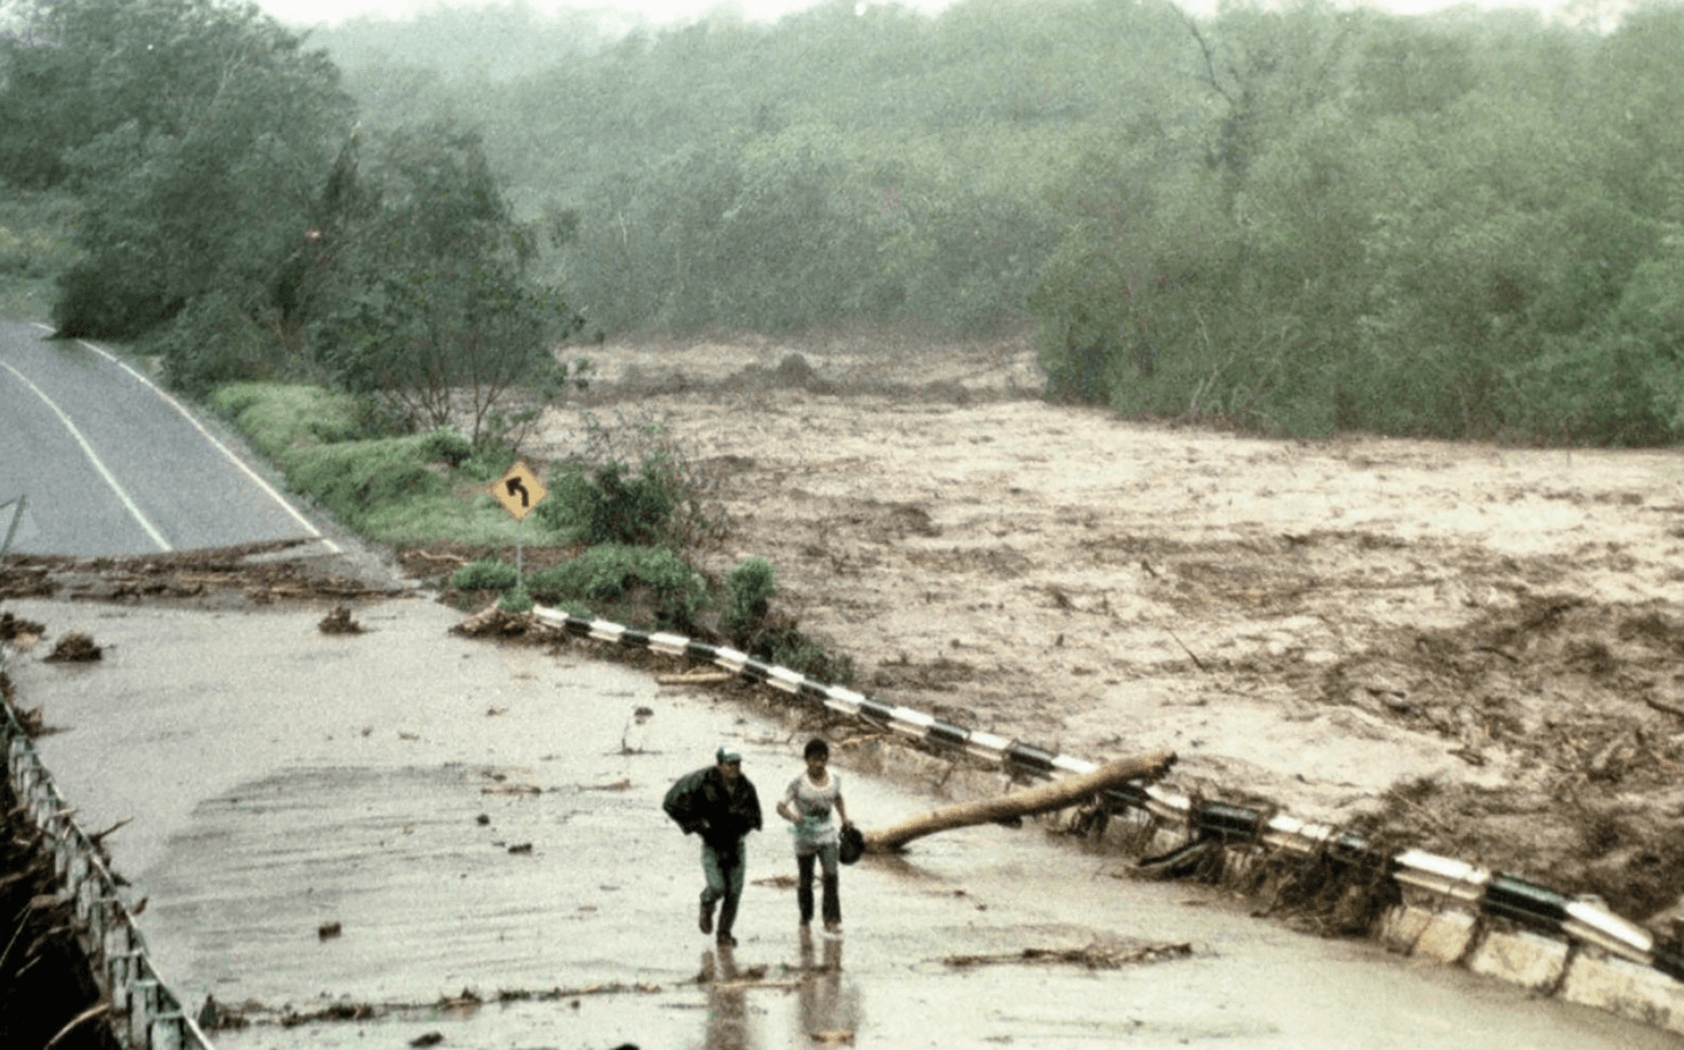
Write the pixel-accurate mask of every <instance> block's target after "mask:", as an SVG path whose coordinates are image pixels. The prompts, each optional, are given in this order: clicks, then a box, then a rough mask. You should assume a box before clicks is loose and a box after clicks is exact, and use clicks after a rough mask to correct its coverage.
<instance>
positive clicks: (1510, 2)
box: [258, 0, 1566, 26]
mask: <svg viewBox="0 0 1684 1050" xmlns="http://www.w3.org/2000/svg"><path fill="white" fill-rule="evenodd" d="M472 2H473V0H449V2H448V3H446V4H444V6H448V7H461V6H468V5H469V4H471V3H472ZM492 2H506V0H492ZM815 2H816V0H527V4H528V6H530V7H532V8H533V9H534V10H540V11H542V10H548V9H551V8H553V7H576V8H598V7H602V8H613V9H615V10H619V11H625V12H628V13H631V14H633V15H641V16H643V17H645V18H647V19H648V20H649V21H651V22H655V23H660V22H684V21H691V20H693V19H696V18H699V17H702V16H704V15H706V14H708V13H710V12H713V11H734V12H736V13H739V14H741V15H742V16H743V17H745V18H748V19H752V20H755V21H767V22H770V21H775V20H776V19H777V18H779V17H780V16H782V15H785V14H788V13H789V12H791V11H799V10H801V9H802V8H806V7H811V6H813V4H814V3H815ZM950 2H951V0H900V3H901V4H902V6H904V7H910V8H913V9H915V10H920V11H925V12H929V13H932V14H933V13H935V12H937V11H940V10H941V9H942V8H944V7H946V6H947V5H948V3H950ZM1028 2H1032V0H1028ZM1369 2H1372V3H1373V4H1374V6H1377V7H1383V8H1385V9H1387V10H1390V11H1396V12H1399V13H1406V14H1416V13H1421V12H1425V11H1434V10H1438V9H1439V8H1443V7H1450V6H1454V5H1455V4H1457V3H1462V2H1468V0H1369ZM1472 2H1474V3H1475V4H1477V6H1479V7H1534V8H1538V9H1540V10H1546V11H1548V10H1555V9H1556V8H1558V7H1560V6H1561V5H1562V4H1563V3H1564V2H1566V0H1472ZM258 6H259V7H261V8H263V9H264V10H265V11H267V12H269V13H270V14H271V15H273V16H275V17H276V18H278V19H280V20H281V21H282V22H285V23H287V24H289V25H294V26H306V25H322V24H332V23H335V22H340V21H343V20H345V19H347V18H353V17H356V16H358V15H365V14H366V15H387V16H391V17H400V16H402V15H404V14H405V13H408V12H411V11H417V10H426V9H427V8H429V7H434V6H439V4H438V0H258ZM1182 6H1183V7H1185V8H1187V9H1188V10H1191V11H1193V12H1195V13H1200V12H1203V11H1206V10H1214V9H1215V6H1216V4H1215V0H1183V3H1182Z"/></svg>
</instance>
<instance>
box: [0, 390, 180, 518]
mask: <svg viewBox="0 0 1684 1050" xmlns="http://www.w3.org/2000/svg"><path fill="white" fill-rule="evenodd" d="M0 368H4V369H6V371H8V372H10V373H12V374H13V375H15V376H17V377H18V381H19V382H20V383H22V384H23V385H24V386H26V387H28V388H29V389H31V390H33V391H35V396H36V397H38V398H40V399H41V400H42V401H43V402H44V403H45V404H46V406H47V407H48V408H50V409H52V410H53V414H54V415H56V416H58V418H59V422H61V423H63V424H64V427H65V429H66V430H68V431H70V436H71V437H73V438H75V439H76V443H77V444H78V445H81V446H82V452H83V453H84V454H86V455H87V457H88V461H89V462H91V463H92V464H93V465H94V469H95V470H97V471H99V476H100V477H102V478H104V479H105V483H106V484H107V485H110V486H111V491H112V492H115V493H116V494H117V498H118V499H119V500H121V501H122V503H123V506H125V507H127V508H128V511H129V513H130V514H131V515H133V516H134V520H135V521H137V522H139V523H140V527H141V528H142V529H145V530H146V534H147V535H148V536H150V537H152V542H153V543H156V544H157V545H158V549H159V550H161V551H168V550H174V548H173V547H171V546H170V545H169V541H168V540H165V539H164V537H163V536H162V535H161V534H160V533H159V532H158V530H157V529H155V528H153V527H152V523H151V522H150V521H147V520H146V515H144V514H142V513H141V512H140V508H139V507H137V506H135V502H134V500H132V499H130V498H129V494H128V493H127V492H124V491H123V486H121V485H119V484H118V483H117V478H116V477H115V476H114V475H113V474H112V473H111V471H109V470H107V469H106V467H105V464H104V463H102V462H100V458H99V456H98V455H96V454H95V453H94V448H93V446H92V445H90V444H88V439H87V438H85V437H83V436H82V432H81V431H80V430H77V429H76V424H75V423H72V422H71V421H70V417H69V416H67V415H65V414H64V410H63V409H61V408H59V407H58V405H56V404H55V403H54V402H53V399H52V398H50V397H48V396H47V392H46V391H45V390H42V389H41V388H40V387H38V386H36V385H35V384H34V383H31V382H30V381H29V377H28V376H26V375H24V374H23V373H22V372H19V371H18V370H17V369H15V368H13V367H12V366H11V365H9V364H7V363H6V362H4V361H0Z"/></svg>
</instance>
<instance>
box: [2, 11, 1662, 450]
mask: <svg viewBox="0 0 1684 1050" xmlns="http://www.w3.org/2000/svg"><path fill="white" fill-rule="evenodd" d="M0 12H4V13H5V14H6V15H7V16H8V17H7V21H8V23H9V24H10V25H11V26H13V27H14V28H12V29H11V30H10V31H8V32H7V33H6V35H5V37H4V40H3V46H0V107H3V109H0V112H3V113H4V114H5V119H4V120H3V121H0V180H3V181H4V182H5V183H6V184H8V185H10V186H13V187H17V188H20V189H30V190H33V191H40V190H43V189H50V188H54V187H58V188H62V189H63V190H64V191H65V192H69V193H73V194H74V195H75V196H76V198H77V199H78V201H79V203H80V207H81V212H80V214H81V216H82V218H81V223H80V226H79V227H78V232H77V243H78V247H79V248H80V249H81V252H80V255H79V260H78V262H77V263H76V265H75V267H74V268H73V269H72V270H71V271H70V273H68V274H67V275H66V276H65V278H64V280H63V282H62V285H61V303H60V308H59V311H58V319H59V322H60V325H61V327H62V328H64V329H66V330H71V331H88V332H98V333H101V334H113V335H126V336H131V337H132V336H142V337H143V340H145V341H147V342H149V344H150V345H153V346H156V347H158V348H160V350H161V352H163V353H164V354H165V357H166V361H168V362H171V363H172V374H174V375H175V376H176V377H177V378H178V380H179V381H181V382H183V383H187V384H189V385H192V384H200V385H203V384H206V383H211V382H214V381H219V380H220V379H224V378H237V377H241V376H244V375H249V374H287V373H297V372H304V373H312V374H318V375H323V376H327V377H329V378H330V379H332V380H333V381H334V382H336V383H338V384H340V385H342V386H346V387H348V388H351V389H358V388H362V389H383V388H385V387H386V386H387V385H388V384H391V383H410V384H411V385H412V386H413V385H416V384H422V385H424V384H425V383H426V382H427V381H428V377H429V376H435V377H436V376H437V375H439V374H441V372H440V367H441V366H440V364H439V363H440V362H443V363H445V364H448V365H450V367H451V368H452V369H455V370H456V371H455V372H451V373H450V374H458V373H459V372H460V369H462V368H464V367H467V364H466V362H468V361H470V360H479V359H480V355H482V354H483V353H484V352H485V348H486V347H488V346H489V347H496V348H500V352H501V353H502V355H503V356H502V357H500V358H499V360H505V361H506V363H507V369H515V368H516V367H517V366H518V367H520V368H525V367H528V366H530V365H531V364H532V363H533V362H532V359H531V358H530V357H529V356H527V355H523V354H522V353H521V352H520V347H521V346H523V345H525V343H524V341H528V340H532V339H540V338H547V339H554V338H560V337H562V336H565V335H566V334H567V333H568V332H569V331H576V332H577V334H578V335H579V336H580V337H587V338H588V337H590V336H592V335H594V334H596V333H605V334H606V333H616V332H622V331H627V330H633V329H639V328H659V329H664V330H673V331H678V332H700V331H707V330H714V329H750V330H756V331H762V332H773V333H792V332H799V331H802V330H806V329H812V328H823V327H827V326H833V325H840V324H846V323H849V322H854V321H860V320H870V321H873V322H889V323H902V324H907V325H917V326H922V327H927V328H931V329H937V330H942V331H946V332H951V333H960V334H987V333H990V332H993V331H996V330H1002V329H1019V328H1021V327H1023V326H1026V325H1030V326H1033V328H1034V330H1035V332H1036V333H1037V339H1038V342H1039V346H1040V348H1041V352H1042V355H1043V360H1044V362H1045V364H1046V365H1047V368H1048V372H1049V376H1050V384H1049V391H1048V392H1049V394H1050V395H1051V396H1054V397H1059V398H1068V399H1076V400H1083V401H1091V402H1096V403H1103V404H1107V405H1109V406H1111V407H1113V408H1114V409H1116V410H1117V411H1119V412H1122V413H1125V414H1129V415H1141V416H1155V417H1170V418H1184V419H1192V420H1200V421H1208V422H1217V423H1221V424H1225V425H1237V426H1243V427H1248V428H1254V429H1258V430H1262V431H1265V432H1273V433H1286V434H1322V433H1328V432H1332V431H1335V430H1345V429H1361V430H1369V431H1375V432H1382V433H1391V434H1412V435H1431V436H1441V437H1453V438H1464V437H1482V438H1483V437H1496V438H1502V439H1507V440H1524V441H1551V442H1574V443H1578V442H1590V443H1602V444H1661V443H1669V442H1672V441H1674V440H1676V439H1677V438H1678V436H1679V435H1680V434H1681V433H1684V227H1681V226H1680V223H1681V221H1684V122H1680V121H1679V120H1678V119H1677V118H1676V114H1677V113H1678V112H1681V111H1684V109H1681V106H1684V78H1680V77H1679V76H1678V75H1677V73H1676V70H1677V69H1678V68H1680V67H1681V65H1684V7H1680V6H1679V5H1677V4H1676V3H1663V4H1655V3H1651V4H1646V5H1643V6H1638V7H1635V8H1632V9H1629V10H1627V11H1626V12H1625V13H1624V14H1623V15H1622V16H1621V17H1620V18H1619V19H1618V20H1613V19H1610V18H1605V17H1602V15H1603V14H1604V12H1602V11H1600V10H1599V9H1598V8H1596V7H1595V5H1584V6H1582V7H1581V8H1579V9H1578V14H1579V17H1578V18H1577V19H1575V20H1570V21H1559V20H1558V21H1545V20H1543V19H1541V18H1540V17H1539V16H1537V15H1535V14H1532V13H1528V12H1523V11H1491V12H1479V11H1477V10H1475V9H1473V8H1459V9H1452V10H1450V11H1447V12H1445V13H1442V14H1439V15H1435V16H1431V17H1415V18H1401V17H1395V16H1391V15H1387V14H1385V13H1382V12H1379V11H1376V10H1368V9H1354V10H1353V9H1341V8H1335V7H1334V6H1332V5H1329V4H1326V3H1320V2H1315V0H1296V2H1290V3H1284V4H1267V5H1259V4H1251V3H1231V4H1225V5H1224V6H1222V7H1221V8H1220V9H1219V10H1218V11H1217V12H1216V13H1215V14H1214V15H1211V16H1208V17H1199V18H1194V17H1191V16H1190V15H1189V14H1187V13H1186V12H1184V11H1183V10H1181V9H1180V8H1178V7H1177V6H1175V5H1174V4H1172V3H1168V2H1164V0H1033V2H1030V0H960V2H958V3H956V4H954V5H952V6H951V7H949V8H947V9H946V10H944V11H943V12H942V13H941V14H939V15H935V16H926V15H921V14H918V13H916V12H914V11H912V10H910V9H907V8H904V7H900V6H897V5H895V4H875V3H856V2H854V0H841V2H825V3H820V4H818V5H817V6H814V7H812V8H810V9H808V10H806V11H803V12H800V13H798V14H794V15H790V16H788V17H786V18H784V19H782V20H780V21H778V22H776V23H775V24H770V25H766V24H757V23H751V22H745V21H743V20H740V19H731V18H711V19H709V20H706V21H700V22H696V23H693V24H687V25H679V26H668V27H658V28H650V27H633V28H628V27H627V26H626V25H624V24H619V25H616V24H610V23H608V22H605V21H603V20H602V18H601V17H600V16H587V15H584V14H579V13H567V14H561V15H540V14H537V13H534V12H533V11H531V10H530V9H528V8H526V7H523V6H520V5H518V4H516V5H512V6H503V7H497V6H493V7H489V8H483V9H476V10H473V11H468V10H463V9H451V8H444V9H435V10H434V11H432V12H431V13H429V14H426V15H424V16H421V17H419V18H416V19H414V20H410V21H401V22H394V21H369V20H358V21H353V22H350V23H346V24H343V25H341V26H338V27H336V28H332V29H324V30H317V31H315V32H313V33H310V34H306V35H304V36H303V37H302V38H300V36H299V35H298V34H294V33H292V32H291V31H290V30H287V29H285V28H284V27H280V26H277V25H274V24H273V23H271V22H269V21H268V20H266V19H264V18H261V17H259V16H257V15H256V13H255V11H253V10H251V9H244V8H238V7H233V6H225V5H224V4H222V3H220V2H217V0H51V2H49V0H0ZM66 12H69V14H68V15H67V14H66ZM18 27H26V28H23V29H20V28H18ZM235 143H237V145H235ZM506 318H512V319H509V320H506ZM213 344H214V345H216V346H218V347H221V348H222V349H221V350H219V351H216V352H212V351H210V350H208V349H206V347H207V346H209V345H213ZM507 369H505V370H501V371H497V372H496V373H495V377H494V378H495V379H496V381H503V379H502V377H504V376H505V374H508V375H512V374H513V372H508V371H507Z"/></svg>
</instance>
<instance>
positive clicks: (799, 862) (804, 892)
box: [778, 737, 851, 935]
mask: <svg viewBox="0 0 1684 1050" xmlns="http://www.w3.org/2000/svg"><path fill="white" fill-rule="evenodd" d="M802 755H803V757H804V758H805V759H806V762H807V769H806V771H805V772H803V773H802V774H801V775H800V776H798V777H796V778H795V779H794V780H792V781H790V782H789V787H788V788H787V789H786V790H785V791H784V797H783V801H781V802H779V803H778V816H780V817H782V818H784V819H785V820H787V821H789V822H790V823H791V824H792V825H794V828H793V829H792V830H793V831H794V834H795V867H796V888H795V900H796V903H797V904H798V905H799V906H800V908H801V931H802V932H803V933H806V932H807V931H808V930H809V929H811V928H812V924H813V862H814V861H815V860H817V861H818V862H819V866H820V868H821V869H822V870H823V873H824V928H825V932H826V933H829V934H832V935H839V934H841V932H842V889H841V879H840V877H839V876H838V874H837V871H838V868H837V859H838V853H839V850H840V844H841V828H843V827H846V826H848V825H849V824H850V823H851V822H850V821H849V820H848V806H847V804H846V803H845V802H843V801H842V779H841V777H839V776H838V775H837V774H836V773H833V772H831V770H830V769H829V762H830V745H829V744H827V743H825V742H824V741H823V740H820V739H818V738H816V737H815V738H814V739H812V740H809V741H807V748H806V750H805V751H803V752H802ZM838 818H840V820H841V823H840V824H838V823H837V819H838Z"/></svg>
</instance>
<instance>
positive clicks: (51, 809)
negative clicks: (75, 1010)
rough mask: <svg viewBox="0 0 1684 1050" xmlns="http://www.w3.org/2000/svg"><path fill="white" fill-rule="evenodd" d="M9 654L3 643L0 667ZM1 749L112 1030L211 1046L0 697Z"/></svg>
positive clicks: (160, 1047)
mask: <svg viewBox="0 0 1684 1050" xmlns="http://www.w3.org/2000/svg"><path fill="white" fill-rule="evenodd" d="M5 662H6V654H5V650H4V648H3V647H0V670H4V668H5ZM0 746H3V749H0V754H3V755H4V756H5V759H6V762H5V770H6V776H7V779H8V780H9V781H10V783H11V788H12V793H13V794H14V795H15V796H16V797H17V800H18V808H19V809H20V810H21V817H22V819H24V820H27V821H28V822H30V823H31V824H33V825H34V826H35V828H37V829H38V830H39V831H40V833H41V836H42V840H43V845H42V848H43V849H44V850H47V851H50V852H51V854H52V858H53V872H54V875H55V876H56V877H57V880H58V883H59V885H60V886H61V887H62V889H61V891H60V893H61V897H62V899H63V900H64V901H65V903H68V904H70V905H71V906H72V909H73V914H74V916H75V918H74V922H73V928H74V930H75V936H76V939H77V941H78V942H79V943H80V945H81V947H82V950H83V953H84V954H85V955H86V956H87V959H88V966H89V969H90V970H91V972H92V976H93V979H94V982H95V983H96V984H97V985H98V986H99V990H100V993H101V994H102V995H103V996H104V997H105V1000H106V1001H107V1002H108V1003H110V1004H111V1021H112V1024H111V1028H112V1031H113V1034H115V1035H116V1037H117V1038H118V1039H119V1040H120V1041H122V1042H123V1044H124V1045H125V1047H127V1050H214V1048H213V1047H212V1045H211V1042H210V1040H209V1039H207V1038H206V1037H205V1034H204V1032H203V1031H202V1030H201V1029H200V1028H199V1024H198V1022H197V1021H196V1020H195V1019H194V1018H193V1017H191V1016H189V1015H188V1013H187V1011H186V1010H184V1009H183V1008H182V1004H181V1001H180V1000H179V999H178V998H176V996H175V993H173V992H171V991H170V989H169V986H168V985H167V984H165V982H164V979H163V977H161V976H160V975H159V974H158V971H157V969H156V968H154V967H153V965H152V960H151V958H150V956H149V955H148V954H147V951H146V938H145V937H143V936H141V932H140V929H139V928H138V927H137V926H136V925H135V921H134V916H133V914H131V913H130V911H129V908H128V905H126V904H125V903H124V902H123V900H122V898H121V896H120V895H119V894H118V892H117V885H118V884H117V880H116V879H115V878H113V877H112V873H111V870H110V867H109V865H108V864H107V863H106V859H105V855H104V854H103V853H102V852H101V851H100V848H99V846H98V845H97V844H96V843H95V842H94V840H93V839H92V838H90V837H89V836H88V834H87V832H85V831H83V830H82V827H81V826H80V825H79V824H77V823H76V821H75V819H74V818H73V816H72V812H73V810H72V807H71V806H70V805H69V804H68V803H67V802H66V801H65V799H64V796H63V795H61V794H60V793H59V790H58V786H57V785H56V784H55V783H54V782H53V778H52V776H51V774H49V773H48V772H47V767H46V765H45V764H43V763H42V761H41V756H40V753H39V752H37V751H36V749H35V744H34V742H33V741H32V740H31V739H30V737H29V734H28V732H27V731H26V730H25V729H24V726H23V724H22V723H21V722H20V721H19V720H18V717H17V714H16V712H14V711H13V710H12V706H11V704H10V703H9V702H6V701H4V700H0Z"/></svg>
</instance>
